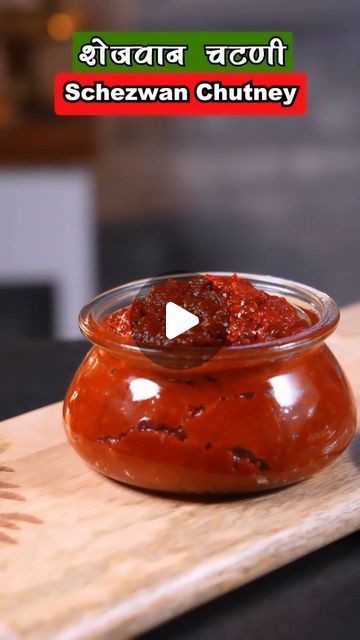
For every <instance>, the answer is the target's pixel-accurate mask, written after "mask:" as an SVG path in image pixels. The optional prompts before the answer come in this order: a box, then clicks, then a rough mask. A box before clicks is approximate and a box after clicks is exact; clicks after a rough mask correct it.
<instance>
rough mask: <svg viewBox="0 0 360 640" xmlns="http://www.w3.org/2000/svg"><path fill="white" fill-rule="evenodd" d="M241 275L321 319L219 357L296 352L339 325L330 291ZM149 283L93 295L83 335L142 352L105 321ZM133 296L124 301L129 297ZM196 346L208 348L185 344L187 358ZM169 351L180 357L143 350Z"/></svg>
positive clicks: (82, 318) (225, 349) (82, 319)
mask: <svg viewBox="0 0 360 640" xmlns="http://www.w3.org/2000/svg"><path fill="white" fill-rule="evenodd" d="M199 273H200V274H201V275H206V274H209V275H214V276H225V277H230V276H232V275H233V273H234V272H224V271H216V272H214V271H204V272H199ZM235 273H236V275H238V276H239V277H240V278H244V279H245V280H248V281H249V282H250V283H251V284H252V285H254V286H255V287H257V288H259V289H262V290H264V291H266V292H267V293H269V294H273V295H281V296H284V297H285V298H286V299H287V300H289V301H290V302H292V304H295V305H296V303H297V304H300V305H301V307H302V308H304V307H305V310H306V309H308V310H311V311H312V312H314V313H315V315H316V316H317V317H318V318H319V319H318V321H317V322H315V323H314V324H313V325H311V326H310V327H308V328H307V329H304V330H303V331H299V333H297V334H295V335H292V336H287V337H285V338H278V339H276V340H271V341H267V342H258V343H255V344H248V345H224V346H222V347H221V349H220V350H219V351H218V353H217V354H216V359H219V358H223V359H228V358H234V357H235V358H239V357H240V356H246V358H253V357H255V358H258V357H264V356H265V354H266V357H269V356H274V357H275V356H277V355H281V354H284V353H288V351H294V350H298V349H305V348H309V347H311V346H313V345H314V344H316V343H317V342H320V341H323V340H325V339H326V338H327V337H328V336H329V335H330V334H331V333H332V332H333V331H334V329H335V327H336V325H337V324H338V321H339V317H340V311H339V308H338V306H337V304H336V302H335V301H334V300H333V298H331V297H330V296H329V295H328V294H326V293H324V292H322V291H319V290H317V289H315V288H313V287H310V286H308V285H305V284H302V283H300V282H296V281H294V280H288V279H285V278H279V277H274V276H269V275H259V274H253V273H240V272H235ZM190 275H193V272H188V273H181V274H174V275H171V274H167V275H164V276H159V277H158V278H152V279H151V282H152V283H153V282H154V283H155V282H156V281H157V280H158V282H159V283H160V282H163V281H165V280H167V279H169V278H172V279H176V278H184V277H186V276H190ZM148 282H149V278H143V279H141V280H134V281H132V282H128V283H126V284H123V285H120V286H118V287H114V288H113V289H109V290H108V291H104V292H103V293H101V294H99V295H98V296H96V297H95V298H93V299H92V300H91V301H90V302H89V303H88V304H86V305H85V306H84V307H83V308H82V309H81V311H80V314H79V327H80V330H81V332H82V333H83V335H84V336H85V337H86V338H87V339H88V340H90V342H92V343H93V344H95V345H97V346H99V347H101V348H104V349H106V350H108V351H112V352H114V353H120V354H122V355H124V356H125V355H126V354H127V355H129V356H130V355H134V354H136V353H139V352H140V348H139V347H138V346H137V345H134V344H128V343H126V342H124V341H122V340H121V337H119V336H117V335H116V334H115V333H112V332H110V331H109V330H108V329H106V328H105V327H104V326H103V324H102V323H101V320H102V319H103V318H104V317H105V316H107V315H109V314H111V313H113V312H114V311H116V310H118V309H120V308H122V307H124V306H127V305H128V304H131V302H132V300H133V299H134V297H135V295H136V293H137V292H138V291H139V290H140V289H141V287H143V286H144V285H146V284H147V283H148ZM129 294H130V295H131V298H130V299H129V300H127V301H126V304H121V301H123V302H124V300H125V298H126V297H129ZM194 349H196V350H197V352H198V350H199V349H203V350H204V351H205V350H206V349H207V347H201V346H196V347H195V346H191V345H190V346H189V347H182V349H181V353H182V355H183V356H184V357H185V358H186V357H188V358H191V354H193V353H194V351H193V350H194ZM167 350H168V354H167V357H169V358H171V357H173V356H174V352H176V357H177V358H178V357H179V350H173V349H169V348H167V349H166V350H165V349H164V348H162V347H142V348H141V352H142V353H143V354H145V355H147V356H148V357H149V358H150V359H151V357H152V356H154V355H156V354H157V355H159V353H161V354H162V355H163V354H164V352H165V351H167Z"/></svg>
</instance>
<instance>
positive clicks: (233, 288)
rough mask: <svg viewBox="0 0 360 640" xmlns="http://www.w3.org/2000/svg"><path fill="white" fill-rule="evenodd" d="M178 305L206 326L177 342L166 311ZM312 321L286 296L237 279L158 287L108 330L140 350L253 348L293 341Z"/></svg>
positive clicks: (108, 323)
mask: <svg viewBox="0 0 360 640" xmlns="http://www.w3.org/2000/svg"><path fill="white" fill-rule="evenodd" d="M167 302H174V303H175V304H178V305H179V306H181V307H184V308H185V309H187V310H188V311H190V312H191V313H193V314H195V315H196V316H198V317H199V318H200V323H199V325H197V326H196V327H194V328H193V329H192V330H190V331H186V332H185V333H183V334H181V335H180V336H178V337H177V338H175V339H173V340H168V339H167V338H166V335H165V306H166V304H167ZM309 324H310V319H309V317H307V318H304V317H299V315H298V310H296V309H295V308H294V307H293V306H292V305H291V304H290V303H289V302H288V301H287V300H286V299H285V298H284V297H280V296H274V295H269V294H268V293H266V292H265V291H262V290H259V289H257V288H256V287H254V286H253V285H252V284H251V283H250V282H248V281H247V280H244V279H243V278H240V277H239V276H237V275H236V274H233V275H232V276H231V277H224V276H212V275H207V276H194V277H193V278H191V279H190V280H187V281H175V280H171V279H170V280H168V281H166V282H165V283H164V284H158V285H155V286H154V287H152V289H151V290H150V291H149V293H148V294H147V295H146V297H144V298H140V297H139V298H136V299H135V300H134V302H133V303H132V305H130V306H128V307H126V308H124V309H121V310H119V311H116V312H115V313H112V314H111V315H109V316H108V317H106V318H105V319H104V326H105V327H107V328H108V329H110V330H111V331H114V333H116V334H117V335H118V336H120V337H121V338H122V339H124V340H126V341H127V342H131V341H132V340H133V338H134V339H135V341H136V343H137V344H138V345H142V346H144V347H146V346H147V347H150V346H159V347H166V346H170V345H171V346H174V345H189V344H190V345H203V346H209V345H215V344H218V343H221V344H224V345H248V344H257V343H260V342H268V341H270V340H277V339H279V338H285V337H288V336H292V335H294V334H296V333H299V332H300V331H302V330H304V329H307V328H308V326H309Z"/></svg>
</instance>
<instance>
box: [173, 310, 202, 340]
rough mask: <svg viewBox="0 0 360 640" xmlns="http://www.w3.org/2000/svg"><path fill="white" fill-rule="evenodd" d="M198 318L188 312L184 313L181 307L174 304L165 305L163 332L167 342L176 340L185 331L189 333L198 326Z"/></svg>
mask: <svg viewBox="0 0 360 640" xmlns="http://www.w3.org/2000/svg"><path fill="white" fill-rule="evenodd" d="M199 322H200V320H199V318H198V317H197V316H196V315H195V314H194V313H190V311H186V309H183V307H179V305H178V304H175V303H174V302H168V303H167V305H166V319H165V323H166V324H165V327H166V328H165V332H166V337H167V338H168V339H169V340H173V339H174V338H177V337H178V336H180V335H181V334H182V333H185V331H189V329H192V328H193V327H196V325H197V324H199Z"/></svg>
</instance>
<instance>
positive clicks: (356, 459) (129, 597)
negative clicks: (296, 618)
mask: <svg viewBox="0 0 360 640" xmlns="http://www.w3.org/2000/svg"><path fill="white" fill-rule="evenodd" d="M329 343H331V347H332V348H333V350H334V351H335V352H336V354H337V356H338V357H339V358H340V360H341V361H342V363H343V365H344V367H345V370H346V371H347V374H348V376H349V378H350V381H351V383H352V385H353V388H354V390H355V393H356V395H357V400H358V404H359V403H360V304H359V305H356V306H352V307H349V308H347V309H346V310H345V311H344V312H343V316H342V321H341V326H340V327H339V329H338V330H337V331H336V333H335V335H334V336H333V337H332V338H331V340H329ZM34 375H36V372H34ZM0 445H1V450H2V452H1V454H0V576H1V586H0V592H1V593H0V621H1V622H0V638H1V639H2V640H4V639H6V640H14V639H16V638H30V639H34V640H35V639H36V640H42V639H44V638H46V639H49V640H50V639H51V640H65V639H66V640H75V639H76V640H77V639H80V638H102V639H103V638H107V639H110V638H113V639H115V638H116V639H117V640H118V639H122V638H129V637H134V636H135V635H137V634H138V633H140V632H141V631H144V630H146V629H149V628H151V627H153V626H156V625H158V624H159V623H161V622H163V621H165V620H167V619H169V618H171V617H173V616H176V615H178V614H180V613H182V612H184V611H186V610H187V609H190V608H192V607H195V606H196V605H199V604H200V603H203V602H205V601H207V600H210V599H211V598H214V597H215V596H218V595H220V594H223V593H225V592H226V591H229V590H231V589H233V588H235V587H238V586H239V585H242V584H245V583H246V582H249V581H250V580H253V579H254V578H257V577H258V576H261V575H263V574H265V573H267V572H269V571H272V570H273V569H275V568H277V567H280V566H281V565H283V564H285V563H287V562H289V561H291V560H294V559H296V558H299V557H300V556H302V555H304V554H307V553H309V552H310V551H313V550H314V549H317V548H319V547H321V546H323V545H326V544H328V543H330V542H332V541H333V540H336V539H338V538H340V537H342V536H345V535H346V534H348V533H350V532H352V531H355V530H356V529H358V528H359V525H360V474H359V467H360V433H358V434H357V437H356V438H355V440H354V442H353V444H352V446H351V447H350V449H349V450H348V451H347V452H346V453H345V454H344V455H343V456H342V458H341V459H340V460H338V461H337V462H335V463H334V464H333V465H332V466H331V467H329V468H328V469H327V470H325V471H323V472H321V473H320V474H318V475H317V476H315V477H314V478H312V479H310V480H308V481H306V482H304V483H302V484H299V485H296V486H293V487H289V488H286V489H283V490H281V491H277V492H274V493H272V494H263V495H258V496H256V497H253V498H245V499H244V498H243V499H231V500H230V501H227V502H220V503H201V502H191V501H184V502H182V501H178V500H174V499H170V498H163V497H156V496H152V495H149V494H145V493H141V492H140V491H136V490H134V489H130V488H127V487H125V486H122V485H120V484H117V483H115V482H112V481H110V480H107V479H106V478H104V477H102V476H100V475H98V474H97V473H95V472H94V471H92V470H90V469H89V468H88V467H87V466H86V464H84V463H83V462H82V461H81V460H80V459H79V458H78V456H77V455H76V454H75V453H74V452H73V451H72V449H71V448H70V446H69V445H68V444H67V443H66V442H65V438H64V434H63V430H62V424H61V404H60V403H58V404H55V405H51V406H49V407H45V408H44V409H39V410H37V411H33V412H31V413H28V414H25V415H23V416H19V417H17V418H14V419H12V420H7V421H5V422H3V423H2V424H1V425H0Z"/></svg>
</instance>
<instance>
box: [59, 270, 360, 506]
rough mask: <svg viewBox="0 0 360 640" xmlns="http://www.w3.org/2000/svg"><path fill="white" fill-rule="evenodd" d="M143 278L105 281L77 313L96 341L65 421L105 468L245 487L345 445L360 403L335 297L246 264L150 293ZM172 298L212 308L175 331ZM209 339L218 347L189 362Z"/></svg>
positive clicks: (215, 486)
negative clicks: (333, 338)
mask: <svg viewBox="0 0 360 640" xmlns="http://www.w3.org/2000/svg"><path fill="white" fill-rule="evenodd" d="M209 282H210V284H211V286H209V285H208V283H209ZM139 286H140V285H139V283H134V284H130V285H125V286H123V287H119V288H118V289H115V290H113V291H111V292H108V293H105V294H102V295H101V296H99V297H98V298H96V299H95V300H94V301H92V302H91V303H90V304H89V305H87V306H86V307H85V308H84V310H83V311H82V313H81V316H80V326H81V328H82V331H83V332H84V334H85V335H86V336H87V337H88V338H89V339H90V340H91V341H92V342H93V344H94V346H93V347H92V349H91V350H90V352H89V353H88V355H87V356H86V358H85V360H84V362H83V363H82V364H81V366H80V368H79V370H78V372H77V373H76V375H75V377H74V379H73V381H72V383H71V385H70V387H69V390H68V393H67V396H66V399H65V403H64V422H65V429H66V432H67V435H68V438H69V440H70V442H71V444H72V445H73V447H74V448H75V449H76V451H77V452H78V453H79V454H80V455H81V456H82V457H83V458H84V459H85V460H86V461H87V462H88V463H89V464H91V465H92V466H93V467H94V468H95V469H97V470H98V471H100V472H101V473H104V474H105V475H107V476H109V477H111V478H114V479H116V480H119V481H121V482H125V483H127V484H132V485H135V486H138V487H143V488H146V489H153V490H158V491H165V492H173V493H190V494H191V493H193V494H227V493H242V492H246V493H247V492H251V491H258V490H264V489H271V488H275V487H280V486H284V485H287V484H291V483H294V482H297V481H300V480H303V479H305V478H307V477H308V476H310V475H312V474H313V473H315V472H317V471H319V470H320V469H322V468H324V467H325V466H327V465H328V464H330V463H331V462H332V461H333V460H335V459H336V458H337V457H338V456H339V455H340V454H341V453H342V452H343V451H344V449H345V448H346V447H347V445H348V444H349V442H350V441H351V439H352V437H353V435H354V431H355V406H354V400H353V397H352V393H351V390H350V388H349V385H348V383H347V380H346V378H345V376H344V374H343V372H342V370H341V368H340V366H339V364H338V362H337V361H336V359H335V357H334V356H333V354H332V353H331V351H330V350H329V349H328V347H327V346H326V344H325V342H324V340H325V338H326V337H327V336H328V335H329V334H330V333H331V332H332V331H333V330H334V328H335V326H336V324H337V321H338V316H339V313H338V309H337V307H336V305H335V303H334V302H333V301H332V300H331V298H329V297H328V296H327V295H326V294H322V293H321V292H318V291H316V290H314V289H312V288H310V287H306V286H304V285H300V284H297V283H293V282H290V281H286V280H280V279H276V278H271V277H264V276H252V275H247V274H244V275H243V276H242V277H241V278H240V277H238V276H235V275H230V274H220V275H217V274H210V275H206V276H201V277H193V278H190V279H187V280H184V279H179V281H178V282H175V284H174V282H173V281H172V280H169V278H166V277H164V278H162V279H160V282H159V283H158V285H156V286H155V287H153V288H152V289H150V292H149V295H148V296H147V297H145V298H139V297H137V295H136V294H137V292H138V289H139ZM156 287H157V288H156ZM214 287H215V288H214ZM216 296H219V297H220V301H221V300H223V303H222V304H220V306H219V305H217V302H218V301H217V300H216ZM199 299H200V300H201V301H202V303H201V304H200V307H201V308H198V307H197V306H196V305H197V304H198V300H199ZM168 300H171V301H173V302H175V303H176V304H181V305H183V306H185V305H186V308H187V309H188V310H189V311H191V312H193V313H196V311H197V313H198V314H199V315H200V316H201V314H202V313H203V315H204V313H205V316H206V309H207V308H208V309H209V311H208V319H209V321H208V322H207V321H206V320H207V318H206V317H203V318H202V322H200V323H199V325H198V326H197V327H194V329H191V330H190V331H189V332H186V333H184V334H182V335H181V336H179V338H178V339H175V341H173V342H171V343H170V342H168V341H166V337H165V333H164V305H166V303H167V301H168ZM214 301H215V302H214ZM215 303H216V304H215ZM214 304H215V306H212V305H214ZM204 309H205V312H204ZM134 318H135V321H136V322H135V324H134ZM132 321H133V322H132ZM213 345H216V347H217V350H216V353H215V355H213V357H211V358H210V359H208V360H205V361H204V362H203V363H202V364H201V365H200V366H194V367H191V366H190V367H189V366H188V360H187V366H183V363H182V358H183V357H185V355H184V354H186V357H187V358H188V357H189V353H190V354H191V352H192V351H193V352H195V351H196V353H197V354H198V353H199V352H200V353H201V352H202V350H203V349H206V348H207V347H209V346H213ZM155 353H156V354H157V356H159V354H160V356H161V357H162V358H163V362H162V364H159V359H158V358H154V357H153V356H154V354H155Z"/></svg>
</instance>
